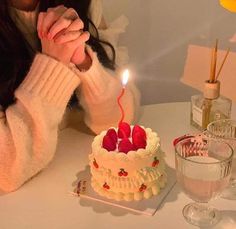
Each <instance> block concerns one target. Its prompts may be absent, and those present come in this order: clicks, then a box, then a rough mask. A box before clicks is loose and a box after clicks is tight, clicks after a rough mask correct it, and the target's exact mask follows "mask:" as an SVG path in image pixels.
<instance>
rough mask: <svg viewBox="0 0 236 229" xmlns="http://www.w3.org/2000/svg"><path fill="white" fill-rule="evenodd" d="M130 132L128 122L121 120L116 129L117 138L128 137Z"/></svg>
mask: <svg viewBox="0 0 236 229" xmlns="http://www.w3.org/2000/svg"><path fill="white" fill-rule="evenodd" d="M130 132H131V129H130V125H129V124H128V123H126V122H122V123H120V124H119V129H118V137H119V138H129V136H130Z"/></svg>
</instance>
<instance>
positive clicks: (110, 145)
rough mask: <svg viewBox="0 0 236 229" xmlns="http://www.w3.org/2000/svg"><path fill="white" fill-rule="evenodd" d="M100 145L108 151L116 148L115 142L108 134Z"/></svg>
mask: <svg viewBox="0 0 236 229" xmlns="http://www.w3.org/2000/svg"><path fill="white" fill-rule="evenodd" d="M102 147H103V148H105V149H106V150H108V151H112V150H115V149H116V143H115V142H114V141H113V139H112V138H111V137H110V136H108V135H105V136H104V138H103V141H102Z"/></svg>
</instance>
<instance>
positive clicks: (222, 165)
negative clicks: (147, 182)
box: [175, 136, 233, 227]
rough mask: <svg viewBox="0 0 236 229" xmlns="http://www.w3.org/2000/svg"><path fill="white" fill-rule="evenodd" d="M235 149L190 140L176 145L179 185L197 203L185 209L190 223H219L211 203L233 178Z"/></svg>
mask: <svg viewBox="0 0 236 229" xmlns="http://www.w3.org/2000/svg"><path fill="white" fill-rule="evenodd" d="M232 158H233V149H232V147H231V146H230V145H229V144H227V143H225V142H223V141H217V140H216V139H211V138H203V137H202V136H197V137H194V136H191V137H188V138H185V139H182V140H180V141H178V142H177V143H176V145H175V167H176V176H177V181H178V183H179V184H180V186H181V188H182V189H183V191H184V192H185V194H187V195H188V196H189V197H190V198H191V199H192V200H194V201H195V202H194V203H190V204H188V205H186V206H185V207H184V208H183V216H184V217H185V219H186V220H187V222H189V223H191V224H193V225H196V226H200V227H206V226H212V225H214V224H216V223H217V222H218V221H219V220H220V218H221V217H220V213H219V212H218V211H217V210H216V209H213V208H211V207H209V206H208V202H209V201H210V200H212V199H214V198H216V197H218V196H219V195H220V193H221V192H222V191H223V190H224V189H225V188H226V187H227V185H228V184H229V180H230V175H231V164H232Z"/></svg>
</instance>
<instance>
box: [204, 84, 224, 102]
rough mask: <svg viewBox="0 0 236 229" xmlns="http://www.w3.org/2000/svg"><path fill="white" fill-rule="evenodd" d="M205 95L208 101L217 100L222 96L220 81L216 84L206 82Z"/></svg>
mask: <svg viewBox="0 0 236 229" xmlns="http://www.w3.org/2000/svg"><path fill="white" fill-rule="evenodd" d="M203 95H204V97H205V98H206V99H217V98H218V97H219V96H220V81H216V82H214V83H210V82H209V80H207V81H205V86H204V91H203Z"/></svg>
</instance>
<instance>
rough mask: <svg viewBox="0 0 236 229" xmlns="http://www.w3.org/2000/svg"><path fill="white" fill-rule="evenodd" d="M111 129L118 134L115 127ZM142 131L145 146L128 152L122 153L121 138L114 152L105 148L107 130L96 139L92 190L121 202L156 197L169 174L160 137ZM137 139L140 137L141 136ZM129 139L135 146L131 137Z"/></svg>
mask: <svg viewBox="0 0 236 229" xmlns="http://www.w3.org/2000/svg"><path fill="white" fill-rule="evenodd" d="M139 128H140V127H139ZM112 129H113V130H115V131H116V132H118V130H117V129H116V128H112ZM132 129H133V127H131V132H132ZM142 129H143V130H144V131H145V133H146V136H145V141H146V142H145V147H143V148H139V149H135V150H130V151H128V152H126V153H124V152H119V146H118V144H119V142H121V140H122V139H120V138H117V143H116V148H115V149H114V150H110V151H109V150H107V149H105V148H104V146H103V141H104V137H105V136H106V134H107V131H103V132H102V133H101V134H99V135H97V136H96V137H95V138H94V141H93V143H92V153H91V154H90V155H89V163H90V169H91V174H92V179H91V182H92V187H93V189H94V190H95V191H96V192H97V193H99V194H100V195H102V196H105V197H107V198H110V199H115V200H118V201H120V200H126V201H132V200H141V199H143V198H145V199H148V198H150V197H152V196H153V195H157V194H158V193H159V192H160V189H161V188H163V187H164V186H165V184H166V181H167V175H166V173H165V161H164V158H163V157H164V153H163V152H162V151H161V148H160V138H159V137H158V136H157V133H155V132H154V131H152V130H151V129H150V128H143V127H142ZM138 137H139V139H140V138H141V137H140V135H139V136H138ZM129 139H130V142H131V143H132V137H131V136H129Z"/></svg>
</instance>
